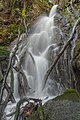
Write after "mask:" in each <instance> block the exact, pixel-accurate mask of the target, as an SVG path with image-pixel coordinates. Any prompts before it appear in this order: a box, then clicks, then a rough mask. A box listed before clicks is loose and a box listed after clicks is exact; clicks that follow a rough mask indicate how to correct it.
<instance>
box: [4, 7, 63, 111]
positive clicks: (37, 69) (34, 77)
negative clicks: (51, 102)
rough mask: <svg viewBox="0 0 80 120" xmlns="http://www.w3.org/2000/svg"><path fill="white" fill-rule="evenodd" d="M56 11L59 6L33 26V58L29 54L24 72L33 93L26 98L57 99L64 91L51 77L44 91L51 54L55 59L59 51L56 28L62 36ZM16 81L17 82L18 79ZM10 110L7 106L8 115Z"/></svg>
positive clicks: (31, 45)
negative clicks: (56, 20)
mask: <svg viewBox="0 0 80 120" xmlns="http://www.w3.org/2000/svg"><path fill="white" fill-rule="evenodd" d="M56 9H57V5H55V6H53V8H52V10H51V12H50V14H49V17H48V16H43V17H42V18H40V19H39V20H38V21H37V23H36V24H35V25H34V26H33V32H32V34H31V35H30V36H29V38H28V41H29V42H28V51H29V53H30V54H31V56H32V57H31V56H30V55H29V54H26V56H25V61H24V63H23V71H24V72H25V75H26V77H27V80H28V84H29V86H30V88H31V91H32V92H28V93H27V92H26V96H30V97H35V98H40V99H43V98H46V97H50V96H52V97H55V96H57V95H58V94H60V93H61V91H62V88H61V86H60V84H59V82H57V81H55V80H54V79H53V80H52V79H51V78H50V77H49V78H48V81H47V83H46V86H45V88H44V89H43V86H44V76H45V74H46V71H47V70H48V67H49V66H50V64H51V63H50V62H51V61H50V60H49V58H50V56H51V54H53V56H54V58H55V57H56V54H57V52H58V50H59V47H58V46H57V43H55V42H54V41H53V40H54V39H53V38H54V37H55V36H54V30H55V28H56V29H58V31H59V33H60V34H62V33H61V31H60V29H59V28H58V27H57V26H54V16H55V14H56ZM54 58H53V59H54ZM57 74H58V70H57ZM15 76H16V74H15ZM15 79H16V80H17V78H16V77H15ZM16 80H15V81H14V84H15V87H14V89H15V90H14V91H15V92H14V96H15V98H16V99H19V97H18V96H17V95H16V91H18V84H17V83H16ZM17 94H18V93H17ZM10 106H11V104H10ZM8 110H9V111H10V108H8V106H7V108H6V111H7V113H8Z"/></svg>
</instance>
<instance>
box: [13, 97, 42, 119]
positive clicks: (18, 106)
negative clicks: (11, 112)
mask: <svg viewBox="0 0 80 120" xmlns="http://www.w3.org/2000/svg"><path fill="white" fill-rule="evenodd" d="M30 100H33V101H34V102H35V103H36V102H39V103H41V102H42V100H40V99H35V98H23V99H22V100H20V101H19V102H18V103H17V106H16V112H15V117H14V120H18V117H19V114H20V106H21V104H23V103H24V102H28V103H29V102H30Z"/></svg>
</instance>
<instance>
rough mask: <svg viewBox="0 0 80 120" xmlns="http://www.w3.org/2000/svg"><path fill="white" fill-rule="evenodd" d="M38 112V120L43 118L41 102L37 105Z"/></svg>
mask: <svg viewBox="0 0 80 120" xmlns="http://www.w3.org/2000/svg"><path fill="white" fill-rule="evenodd" d="M38 112H39V114H40V120H44V115H43V108H42V105H41V104H39V105H38Z"/></svg>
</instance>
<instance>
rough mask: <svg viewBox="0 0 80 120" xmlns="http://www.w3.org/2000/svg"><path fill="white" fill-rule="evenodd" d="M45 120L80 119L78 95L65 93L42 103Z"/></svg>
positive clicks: (79, 99) (79, 98)
mask: <svg viewBox="0 0 80 120" xmlns="http://www.w3.org/2000/svg"><path fill="white" fill-rule="evenodd" d="M44 116H45V120H80V97H79V96H78V94H77V93H76V92H73V93H66V94H63V95H61V96H58V97H56V98H55V99H53V100H49V101H48V102H47V103H46V104H45V105H44Z"/></svg>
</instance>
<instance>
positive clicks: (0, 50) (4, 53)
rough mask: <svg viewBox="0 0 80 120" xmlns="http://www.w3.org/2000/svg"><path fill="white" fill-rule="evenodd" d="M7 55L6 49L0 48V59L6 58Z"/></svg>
mask: <svg viewBox="0 0 80 120" xmlns="http://www.w3.org/2000/svg"><path fill="white" fill-rule="evenodd" d="M8 55H9V51H8V49H7V47H5V46H0V57H3V56H8Z"/></svg>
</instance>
